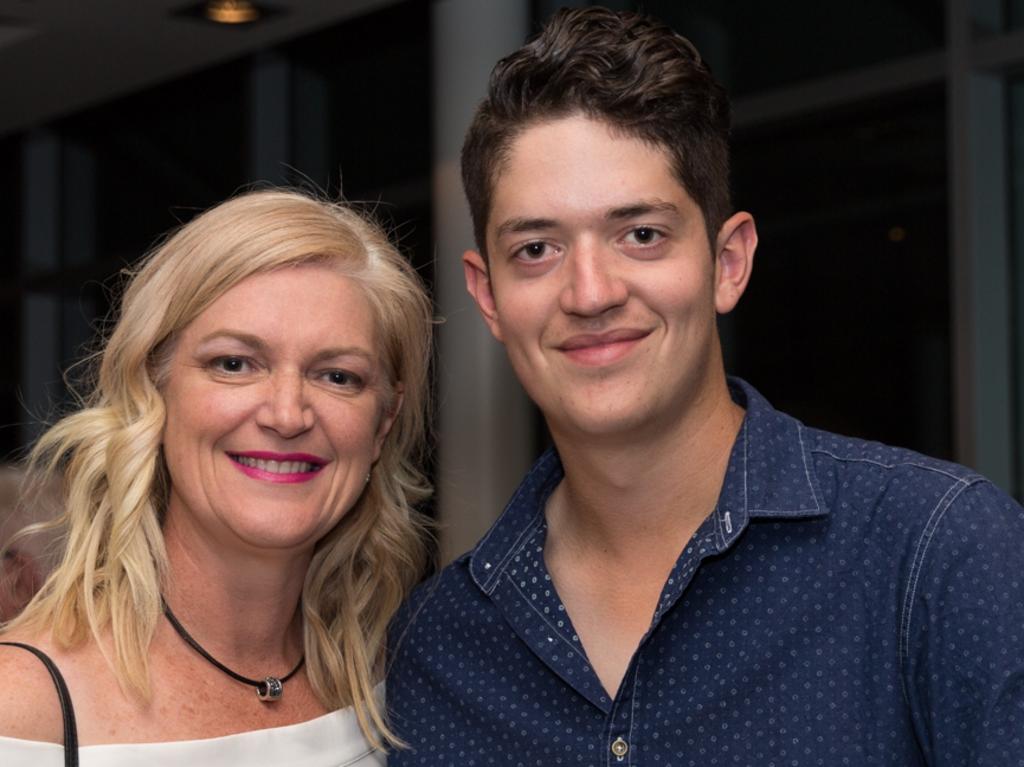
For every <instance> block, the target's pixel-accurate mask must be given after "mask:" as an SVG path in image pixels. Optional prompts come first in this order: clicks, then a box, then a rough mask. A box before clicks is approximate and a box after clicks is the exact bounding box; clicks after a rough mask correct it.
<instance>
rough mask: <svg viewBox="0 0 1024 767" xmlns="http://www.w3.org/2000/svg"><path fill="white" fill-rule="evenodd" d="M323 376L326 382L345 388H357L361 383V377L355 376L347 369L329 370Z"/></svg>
mask: <svg viewBox="0 0 1024 767" xmlns="http://www.w3.org/2000/svg"><path fill="white" fill-rule="evenodd" d="M324 378H325V379H326V380H327V382H328V383H331V384H333V385H334V386H343V387H346V388H358V387H360V386H362V385H363V379H362V378H360V377H359V376H357V375H356V374H355V373H350V372H348V371H347V370H329V371H328V372H327V373H325V374H324Z"/></svg>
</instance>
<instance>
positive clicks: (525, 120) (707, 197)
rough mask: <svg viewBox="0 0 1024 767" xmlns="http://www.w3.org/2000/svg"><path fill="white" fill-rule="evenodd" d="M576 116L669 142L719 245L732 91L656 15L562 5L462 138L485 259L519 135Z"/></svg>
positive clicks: (513, 59)
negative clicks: (500, 183)
mask: <svg viewBox="0 0 1024 767" xmlns="http://www.w3.org/2000/svg"><path fill="white" fill-rule="evenodd" d="M574 113H582V114H584V115H586V116H587V117H590V118H593V119H596V120H601V121H602V122H605V123H607V124H608V125H610V126H611V127H613V128H614V129H616V130H619V131H621V132H622V133H624V134H625V135H628V136H632V137H636V138H639V139H641V140H643V141H646V142H649V143H650V144H653V145H655V146H657V147H659V148H661V149H664V150H665V151H666V152H667V153H668V154H669V157H670V158H671V161H672V166H673V167H672V170H673V172H674V173H675V175H676V178H678V179H679V182H680V183H681V184H682V185H683V188H684V189H686V191H687V193H688V194H689V195H690V196H691V197H692V198H693V199H694V201H695V202H696V203H697V205H699V206H700V209H701V211H702V213H703V214H704V224H705V226H706V228H707V231H708V238H709V239H710V240H711V242H712V243H713V242H714V239H715V236H716V234H717V232H718V229H719V228H720V227H721V225H722V223H723V222H724V221H725V219H726V218H728V216H729V214H730V213H731V202H730V199H729V126H730V109H729V100H728V98H727V96H726V93H725V89H724V88H723V87H722V86H721V85H720V84H719V83H718V82H717V81H716V80H715V79H714V77H712V75H711V71H710V70H709V69H708V67H707V65H706V64H705V63H704V61H703V60H702V59H701V57H700V53H698V52H697V49H696V48H695V47H694V46H693V44H692V43H691V42H690V41H689V40H687V39H686V38H685V37H682V36H680V35H678V34H676V33H675V32H673V31H672V30H671V29H670V28H669V27H667V26H665V25H664V24H662V23H660V22H658V21H655V20H654V19H651V18H649V17H646V16H641V15H639V14H635V13H616V12H614V11H609V10H608V9H606V8H596V7H594V8H581V9H562V10H560V11H558V12H557V13H556V14H555V15H554V16H553V17H552V18H551V20H550V22H548V24H547V25H546V26H545V27H544V29H543V30H542V31H541V33H540V35H539V36H537V37H536V38H535V39H534V40H532V41H531V42H530V43H528V44H527V45H525V46H523V47H522V48H520V49H519V50H517V51H516V52H515V53H512V54H511V55H509V56H507V57H505V58H503V59H502V60H501V61H499V62H498V63H497V64H496V65H495V67H494V71H493V72H492V73H491V80H490V86H489V88H488V93H487V98H486V99H484V101H483V102H482V103H481V104H480V106H479V107H478V108H477V111H476V115H475V116H474V118H473V122H472V124H471V125H470V128H469V132H468V133H467V134H466V140H465V143H464V144H463V145H462V182H463V186H464V187H465V191H466V197H467V199H468V201H469V209H470V214H471V215H472V217H473V233H474V235H475V237H476V242H477V247H478V248H479V249H480V252H481V253H482V254H484V256H485V257H486V253H487V251H486V248H487V244H486V229H487V221H488V218H489V216H490V209H491V197H492V193H493V190H494V183H495V181H496V180H497V178H498V175H499V173H500V171H501V166H502V163H503V162H504V161H505V160H506V159H507V157H508V152H509V149H510V147H511V145H512V143H513V141H515V139H516V138H517V137H518V136H519V135H520V134H522V132H523V131H525V130H526V129H527V128H529V127H530V126H532V125H535V124H537V123H539V122H544V121H547V120H553V119H558V118H561V117H567V116H569V115H572V114H574Z"/></svg>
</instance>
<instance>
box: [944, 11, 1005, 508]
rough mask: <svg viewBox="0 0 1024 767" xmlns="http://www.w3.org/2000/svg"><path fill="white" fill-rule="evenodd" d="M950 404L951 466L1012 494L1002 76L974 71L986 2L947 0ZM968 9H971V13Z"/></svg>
mask: <svg viewBox="0 0 1024 767" xmlns="http://www.w3.org/2000/svg"><path fill="white" fill-rule="evenodd" d="M947 2H948V6H947V27H948V35H949V66H950V71H949V91H948V92H949V97H948V98H949V103H948V115H949V146H950V185H949V187H950V213H951V217H950V219H951V226H952V231H951V233H950V234H951V237H950V239H951V245H952V248H951V256H952V258H951V261H952V263H951V268H952V280H951V283H952V291H953V295H952V306H953V317H952V320H953V322H952V325H953V365H954V402H955V403H956V418H955V421H954V423H955V424H956V426H955V429H956V433H955V437H956V450H957V458H958V460H960V461H962V462H964V463H966V464H968V465H970V466H973V467H974V468H976V469H978V470H979V471H981V472H982V473H983V474H985V475H987V476H988V477H989V478H991V479H992V480H993V481H994V482H995V483H996V484H998V485H1000V486H1001V487H1003V488H1004V489H1006V490H1008V491H1011V492H1012V491H1013V490H1014V489H1015V488H1014V487H1013V484H1014V480H1013V465H1014V463H1015V461H1014V449H1015V446H1014V439H1013V422H1014V418H1013V398H1012V385H1013V376H1012V364H1011V360H1012V356H1011V346H1012V344H1011V335H1010V334H1011V329H1012V323H1011V307H1010V285H1011V284H1012V282H1011V279H1010V275H1011V273H1010V243H1009V221H1008V209H1009V201H1008V179H1007V170H1006V163H1005V158H1006V151H1007V138H1006V104H1005V99H1004V85H1003V82H1002V77H1001V76H999V75H996V74H990V73H983V72H975V71H973V70H972V68H971V61H970V52H971V51H970V47H971V38H972V29H973V28H974V25H975V24H976V23H981V24H984V23H985V22H986V20H987V19H985V18H976V16H977V15H978V14H983V15H987V14H986V11H990V10H991V8H992V7H993V3H992V2H988V1H986V2H979V3H976V4H974V5H973V7H972V3H971V2H970V0H947ZM972 11H973V12H972Z"/></svg>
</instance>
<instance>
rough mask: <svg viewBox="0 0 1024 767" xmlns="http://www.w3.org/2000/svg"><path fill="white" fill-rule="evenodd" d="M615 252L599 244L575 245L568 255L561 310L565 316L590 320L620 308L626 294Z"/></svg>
mask: <svg viewBox="0 0 1024 767" xmlns="http://www.w3.org/2000/svg"><path fill="white" fill-rule="evenodd" d="M617 255H618V254H616V253H615V252H614V250H613V249H612V248H610V247H608V246H606V245H603V244H601V243H598V242H585V243H582V244H580V245H577V246H576V247H574V248H573V250H572V251H571V252H570V254H569V264H568V266H569V268H568V269H566V270H565V275H566V284H565V285H564V287H563V289H562V294H561V307H562V310H563V311H564V312H566V313H567V314H576V315H580V316H584V317H592V316H596V315H598V314H602V313H603V312H606V311H608V310H609V309H613V308H615V307H619V306H622V305H623V304H625V303H626V299H627V298H628V297H629V291H628V289H627V287H626V283H625V281H624V280H623V279H622V275H621V274H620V271H619V266H618V264H617V258H616V256H617Z"/></svg>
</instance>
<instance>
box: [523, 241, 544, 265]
mask: <svg viewBox="0 0 1024 767" xmlns="http://www.w3.org/2000/svg"><path fill="white" fill-rule="evenodd" d="M547 252H548V244H547V243H546V242H528V243H526V244H525V245H523V247H521V248H520V249H519V253H520V254H521V255H522V256H523V257H524V258H526V259H527V260H528V261H535V260H537V259H539V258H542V257H543V256H544V255H545V254H547Z"/></svg>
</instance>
